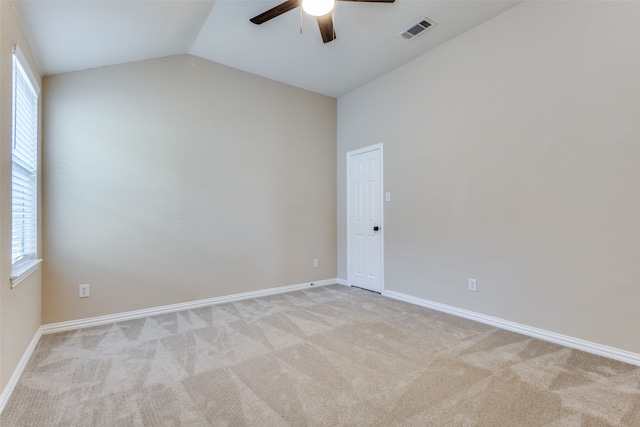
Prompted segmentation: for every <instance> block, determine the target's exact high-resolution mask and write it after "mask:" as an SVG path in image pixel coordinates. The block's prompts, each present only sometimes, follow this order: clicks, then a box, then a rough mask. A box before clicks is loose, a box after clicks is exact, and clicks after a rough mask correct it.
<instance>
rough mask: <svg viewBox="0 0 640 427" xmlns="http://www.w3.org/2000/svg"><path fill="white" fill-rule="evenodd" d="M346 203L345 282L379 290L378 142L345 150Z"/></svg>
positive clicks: (380, 250)
mask: <svg viewBox="0 0 640 427" xmlns="http://www.w3.org/2000/svg"><path fill="white" fill-rule="evenodd" d="M347 203H348V206H347V252H348V255H347V258H348V259H347V262H348V265H347V269H348V271H347V282H348V283H349V285H351V286H358V287H361V288H365V289H369V290H371V291H374V292H382V288H383V278H382V270H383V267H382V266H383V262H382V260H383V259H382V253H383V244H382V242H383V234H382V231H383V230H382V144H378V145H375V146H372V147H367V148H364V149H361V150H356V151H351V152H349V153H347Z"/></svg>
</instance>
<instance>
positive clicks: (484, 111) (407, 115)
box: [337, 2, 640, 353]
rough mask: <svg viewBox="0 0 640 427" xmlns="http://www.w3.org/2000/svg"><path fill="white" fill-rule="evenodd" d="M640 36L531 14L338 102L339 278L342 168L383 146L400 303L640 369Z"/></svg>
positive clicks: (623, 17)
mask: <svg viewBox="0 0 640 427" xmlns="http://www.w3.org/2000/svg"><path fill="white" fill-rule="evenodd" d="M638 22H640V3H638V2H526V3H523V4H521V5H519V6H516V7H515V8H513V9H511V10H509V11H507V12H505V13H503V14H501V15H499V16H498V17H496V18H495V19H493V20H491V21H489V22H487V23H485V24H483V25H481V26H479V27H477V28H475V29H473V30H471V31H469V32H467V33H465V34H463V35H461V36H459V37H457V38H456V39H454V40H452V41H450V42H448V43H446V44H444V45H442V46H440V47H439V48H437V49H435V50H433V51H431V52H429V53H427V54H425V55H423V56H421V57H419V58H418V59H416V60H414V61H412V62H410V63H407V64H405V65H404V66H402V67H400V68H399V69H396V70H394V71H393V72H391V73H389V74H387V75H385V76H383V77H381V78H379V79H377V80H375V81H373V82H371V83H369V84H367V85H365V86H363V87H361V88H359V89H357V90H355V91H353V92H352V93H350V94H347V95H345V96H343V97H342V98H340V99H339V100H338V157H337V158H338V236H339V237H338V260H339V264H338V275H339V277H342V278H346V277H347V274H346V265H345V260H346V233H345V230H346V225H345V216H346V214H345V197H346V196H345V185H346V184H345V182H346V181H345V162H346V161H345V153H346V152H347V151H349V150H352V149H356V148H359V147H363V146H367V145H371V144H375V143H378V142H383V143H384V153H385V165H384V168H385V183H384V184H385V191H390V192H391V193H392V202H390V203H386V204H385V257H386V259H385V284H386V289H387V290H394V291H397V292H402V293H405V294H409V295H413V296H415V297H419V298H423V299H426V300H431V301H436V302H440V303H444V304H448V305H452V306H456V307H460V308H464V309H468V310H472V311H475V312H479V313H484V314H487V315H491V316H495V317H499V318H503V319H507V320H510V321H513V322H517V323H522V324H526V325H530V326H534V327H538V328H542V329H545V330H549V331H553V332H557V333H561V334H566V335H569V336H573V337H577V338H581V339H585V340H588V341H592V342H595V343H599V344H604V345H609V346H613V347H616V348H620V349H623V350H628V351H631V352H635V353H640V326H639V325H640V310H639V309H638V307H640V286H638V285H639V279H640V167H639V164H640V162H639V161H640V26H639V25H638ZM436 30H437V28H436ZM434 31H435V30H434ZM424 37H428V35H425V36H424ZM413 42H416V43H418V42H419V39H416V40H415V41H413ZM469 277H474V278H476V279H477V281H478V282H477V283H478V292H477V293H473V292H469V291H467V289H466V288H467V278H469Z"/></svg>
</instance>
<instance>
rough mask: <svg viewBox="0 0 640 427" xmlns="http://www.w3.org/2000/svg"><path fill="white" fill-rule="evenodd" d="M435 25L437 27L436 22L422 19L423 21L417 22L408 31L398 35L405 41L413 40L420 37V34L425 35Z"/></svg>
mask: <svg viewBox="0 0 640 427" xmlns="http://www.w3.org/2000/svg"><path fill="white" fill-rule="evenodd" d="M435 25H436V23H435V22H433V21H431V20H429V19H427V18H422V19H421V20H419V21H418V22H416V23H415V24H413V25H412V26H410V27H409V28H407V29H406V30H404V31H402V32H401V33H400V34H398V35H399V36H402V38H403V39H405V40H413V39H415V38H416V37H418V36H419V35H420V34H423V33H424V32H425V31H427V30H428V29H429V28H431V27H434V26H435Z"/></svg>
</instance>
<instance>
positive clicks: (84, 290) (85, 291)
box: [78, 285, 89, 298]
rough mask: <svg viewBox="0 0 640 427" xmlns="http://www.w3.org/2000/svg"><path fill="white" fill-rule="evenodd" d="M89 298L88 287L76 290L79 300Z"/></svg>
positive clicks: (83, 286)
mask: <svg viewBox="0 0 640 427" xmlns="http://www.w3.org/2000/svg"><path fill="white" fill-rule="evenodd" d="M88 296H89V285H80V288H79V290H78V297H79V298H87V297H88Z"/></svg>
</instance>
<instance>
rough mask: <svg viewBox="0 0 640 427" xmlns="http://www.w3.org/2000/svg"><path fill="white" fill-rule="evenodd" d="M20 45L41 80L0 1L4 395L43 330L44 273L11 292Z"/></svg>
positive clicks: (0, 365) (0, 359)
mask: <svg viewBox="0 0 640 427" xmlns="http://www.w3.org/2000/svg"><path fill="white" fill-rule="evenodd" d="M14 43H17V44H18V45H19V46H20V49H21V50H22V53H23V54H24V55H25V57H26V58H27V60H29V62H30V65H31V69H32V71H33V72H34V74H35V75H36V78H38V79H39V77H38V69H37V68H36V66H35V63H34V62H33V58H32V56H31V52H30V50H29V46H28V45H27V42H26V41H25V39H24V35H23V33H22V29H21V28H20V24H19V23H18V19H17V18H16V15H15V13H14V11H13V6H12V4H11V2H8V1H0V178H1V179H0V392H2V390H3V389H4V387H5V386H6V385H7V383H8V382H9V379H10V378H11V375H13V373H14V371H15V369H16V367H17V366H18V363H19V362H20V359H21V358H22V356H23V354H24V352H25V350H26V349H27V347H28V345H29V343H30V342H31V340H32V339H33V337H34V336H35V334H36V332H37V331H38V328H39V327H40V292H41V270H37V271H36V272H34V273H33V274H31V275H30V276H29V277H27V278H26V279H25V280H24V281H22V282H20V284H19V285H18V286H16V287H15V288H13V289H11V283H10V280H9V278H10V276H11V115H12V113H11V96H12V61H13V59H12V46H13V44H14Z"/></svg>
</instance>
